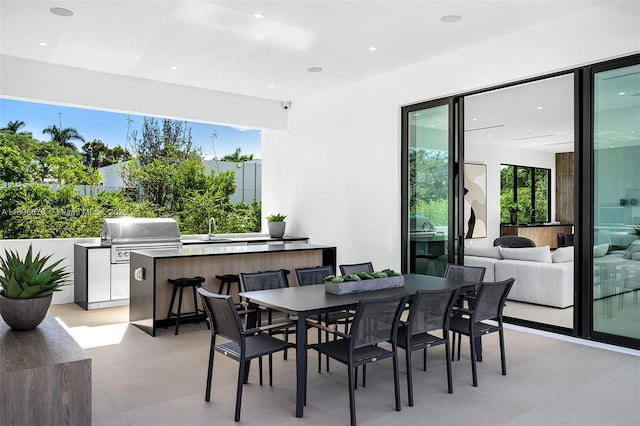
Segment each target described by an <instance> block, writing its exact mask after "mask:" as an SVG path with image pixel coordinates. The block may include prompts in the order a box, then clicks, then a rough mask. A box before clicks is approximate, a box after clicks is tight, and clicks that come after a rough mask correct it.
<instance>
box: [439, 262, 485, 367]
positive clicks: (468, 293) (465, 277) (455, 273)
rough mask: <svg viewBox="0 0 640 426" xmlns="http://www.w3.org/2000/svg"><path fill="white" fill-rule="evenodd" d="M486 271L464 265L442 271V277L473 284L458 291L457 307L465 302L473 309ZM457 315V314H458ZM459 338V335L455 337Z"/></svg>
mask: <svg viewBox="0 0 640 426" xmlns="http://www.w3.org/2000/svg"><path fill="white" fill-rule="evenodd" d="M486 271H487V268H485V267H484V266H465V265H454V264H451V263H450V264H448V265H447V269H445V271H444V277H445V278H449V279H453V280H458V281H467V282H470V283H475V284H476V285H475V286H473V287H471V286H469V287H463V288H462V289H461V290H460V293H459V295H458V300H457V301H456V305H457V306H458V307H461V308H462V307H464V302H465V301H466V302H467V305H469V307H470V308H472V307H473V300H474V299H475V297H476V293H477V292H478V289H479V288H480V283H482V280H484V274H485V272H486ZM458 314H459V312H458ZM456 335H457V334H456V333H454V334H453V338H452V341H453V347H455V345H456ZM457 336H459V337H460V335H457ZM459 348H460V345H458V357H459V356H460V353H459V352H460V349H459Z"/></svg>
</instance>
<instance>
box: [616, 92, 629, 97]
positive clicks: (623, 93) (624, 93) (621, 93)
mask: <svg viewBox="0 0 640 426" xmlns="http://www.w3.org/2000/svg"><path fill="white" fill-rule="evenodd" d="M626 94H627V92H620V93H618V95H620V96H622V95H626Z"/></svg>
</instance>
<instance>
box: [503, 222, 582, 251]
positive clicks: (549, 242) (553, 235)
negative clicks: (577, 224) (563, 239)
mask: <svg viewBox="0 0 640 426" xmlns="http://www.w3.org/2000/svg"><path fill="white" fill-rule="evenodd" d="M572 230H573V225H572V224H558V225H543V224H536V225H527V224H524V225H506V224H504V223H503V224H501V225H500V236H501V237H503V236H505V235H517V236H520V237H526V238H529V239H530V240H533V241H534V242H535V243H536V246H538V247H542V246H549V247H550V248H551V249H556V248H558V232H564V233H565V234H570V233H571V232H573V231H572Z"/></svg>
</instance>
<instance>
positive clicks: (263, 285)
mask: <svg viewBox="0 0 640 426" xmlns="http://www.w3.org/2000/svg"><path fill="white" fill-rule="evenodd" d="M238 276H239V277H240V287H241V288H242V291H243V292H246V291H257V290H270V289H274V288H285V287H289V282H288V280H287V275H286V271H285V270H284V269H278V270H274V271H264V272H251V273H244V272H241V273H240V274H238ZM243 304H244V305H246V306H247V309H248V310H249V312H251V313H249V314H248V315H247V317H246V318H247V327H252V326H253V325H255V324H258V325H259V326H261V325H263V324H268V325H271V324H273V323H274V321H275V322H278V323H280V324H282V325H283V326H285V325H287V326H288V327H292V326H293V325H295V322H294V321H291V320H290V319H289V318H288V317H286V316H284V317H278V318H276V319H274V317H273V310H272V309H268V308H267V309H263V308H262V307H260V306H258V305H256V304H253V303H246V302H243ZM253 312H255V313H253ZM263 312H266V314H267V320H266V321H263V319H262V313H263ZM284 335H285V340H288V339H289V332H288V328H284ZM284 359H285V360H286V359H287V351H286V350H285V352H284ZM269 360H270V361H271V358H270V359H269Z"/></svg>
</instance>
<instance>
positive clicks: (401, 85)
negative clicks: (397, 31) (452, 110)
mask: <svg viewBox="0 0 640 426" xmlns="http://www.w3.org/2000/svg"><path fill="white" fill-rule="evenodd" d="M638 15H639V13H638V4H637V2H624V3H623V4H620V3H619V2H614V3H611V4H609V5H607V6H605V7H602V8H597V9H592V10H590V11H587V12H584V13H582V14H579V15H576V16H574V17H570V18H567V19H559V20H557V21H554V22H551V23H547V24H544V25H540V26H536V27H532V28H529V29H526V30H524V31H521V32H518V33H515V34H513V35H511V36H509V37H506V38H500V39H495V40H492V41H489V42H486V43H482V44H478V45H476V46H473V48H468V49H463V50H459V51H456V52H451V53H449V54H447V55H444V56H441V57H438V58H434V59H433V60H429V61H426V62H422V63H420V64H418V65H414V66H411V67H407V68H404V69H400V70H397V71H394V72H390V73H387V74H385V75H381V76H378V77H375V78H371V79H368V80H365V81H361V82H359V83H357V84H353V85H349V86H346V87H343V88H341V89H338V90H334V91H332V92H328V93H325V94H323V95H321V96H317V97H314V98H308V99H296V100H294V102H293V105H292V108H291V109H290V110H289V127H288V130H287V131H283V132H278V131H273V132H271V131H269V132H266V131H265V132H264V133H263V194H264V195H265V198H264V202H263V209H264V210H265V212H271V211H284V212H286V213H287V214H288V215H289V218H288V219H287V222H288V230H289V232H291V233H302V234H307V235H309V236H310V237H311V241H313V242H318V243H326V244H332V245H336V246H337V248H338V250H337V253H338V263H352V262H359V261H365V260H371V261H373V263H374V267H376V268H377V269H379V268H383V267H391V268H394V269H400V249H401V247H400V238H401V236H400V223H401V218H400V201H401V200H400V188H401V182H400V106H402V105H408V104H412V103H416V102H419V101H422V100H431V99H438V98H441V97H444V96H447V95H451V94H458V93H464V92H467V91H471V90H474V89H479V88H484V87H491V86H495V85H497V84H500V83H505V82H513V81H517V80H521V79H523V78H527V77H532V76H538V75H544V74H547V73H550V72H554V71H561V70H566V69H570V68H574V67H577V66H580V65H584V64H589V63H593V62H598V61H602V60H606V59H611V58H615V57H619V56H625V55H628V54H631V53H637V52H639V51H640V37H639V34H640V20H639V17H638ZM425 42H427V41H425ZM329 71H330V70H326V71H325V72H329ZM474 160H476V159H475V158H474ZM490 217H491V216H490ZM490 232H492V233H494V232H496V230H490ZM487 240H488V238H487Z"/></svg>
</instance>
